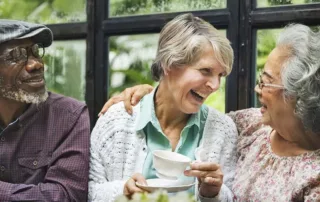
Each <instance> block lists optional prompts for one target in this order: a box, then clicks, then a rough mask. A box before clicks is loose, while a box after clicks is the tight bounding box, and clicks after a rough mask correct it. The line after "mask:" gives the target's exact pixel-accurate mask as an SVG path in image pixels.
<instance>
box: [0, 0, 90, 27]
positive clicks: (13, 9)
mask: <svg viewBox="0 0 320 202" xmlns="http://www.w3.org/2000/svg"><path fill="white" fill-rule="evenodd" d="M0 18H8V19H16V20H25V21H29V22H36V23H44V24H50V23H61V22H71V21H85V20H86V0H72V3H71V2H70V1H66V0H1V1H0Z"/></svg>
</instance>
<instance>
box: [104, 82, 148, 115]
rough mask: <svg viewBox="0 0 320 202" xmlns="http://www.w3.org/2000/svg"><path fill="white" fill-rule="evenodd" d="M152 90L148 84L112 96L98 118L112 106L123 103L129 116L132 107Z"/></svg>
mask: <svg viewBox="0 0 320 202" xmlns="http://www.w3.org/2000/svg"><path fill="white" fill-rule="evenodd" d="M152 90H153V87H152V86H150V85H148V84H142V85H137V86H133V87H131V88H126V89H125V90H124V91H122V92H121V93H120V94H119V95H116V96H113V97H112V98H110V99H109V100H108V101H107V102H106V103H105V104H104V106H103V108H102V109H101V111H100V113H99V115H98V116H101V115H102V114H104V113H105V112H106V111H108V109H109V107H111V106H112V105H114V104H116V103H118V102H121V101H123V102H124V107H125V108H126V111H127V112H128V113H129V114H132V106H135V105H136V104H137V103H138V102H139V101H140V100H141V98H142V97H143V96H145V95H146V94H148V93H150V92H151V91H152Z"/></svg>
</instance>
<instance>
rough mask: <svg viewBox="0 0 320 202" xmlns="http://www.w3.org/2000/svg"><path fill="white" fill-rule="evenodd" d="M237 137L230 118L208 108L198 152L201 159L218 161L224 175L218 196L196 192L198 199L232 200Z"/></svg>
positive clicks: (209, 201) (212, 200)
mask: <svg viewBox="0 0 320 202" xmlns="http://www.w3.org/2000/svg"><path fill="white" fill-rule="evenodd" d="M237 137H238V133H237V128H236V126H235V124H234V122H233V121H232V120H231V118H230V117H228V116H226V115H224V114H222V113H220V112H218V111H216V110H214V109H210V110H209V114H208V118H207V121H206V125H205V131H204V137H203V140H202V148H201V149H200V150H199V151H198V152H200V153H201V155H202V157H201V159H203V160H206V161H209V162H214V163H218V164H219V165H220V166H221V169H222V172H223V175H224V177H223V185H222V187H221V190H220V192H219V195H218V196H216V197H214V198H205V197H202V196H199V192H198V193H197V198H198V200H199V201H202V202H207V201H208V202H215V201H233V198H234V195H233V192H232V185H233V180H234V175H235V168H236V162H237V154H236V145H237Z"/></svg>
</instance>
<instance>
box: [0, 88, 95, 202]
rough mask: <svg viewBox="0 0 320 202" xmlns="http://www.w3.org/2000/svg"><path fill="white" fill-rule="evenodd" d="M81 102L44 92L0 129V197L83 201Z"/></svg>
mask: <svg viewBox="0 0 320 202" xmlns="http://www.w3.org/2000/svg"><path fill="white" fill-rule="evenodd" d="M89 139H90V123H89V115H88V109H87V107H86V106H85V104H83V103H81V102H79V101H76V100H74V99H72V98H68V97H64V96H62V95H58V94H54V93H49V97H48V99H47V101H46V102H44V103H41V104H39V105H35V104H32V105H30V107H29V108H28V109H27V110H26V112H25V113H23V114H22V115H21V116H20V117H19V118H18V119H17V120H16V121H14V122H13V123H11V124H10V125H8V126H7V127H6V128H2V132H1V130H0V201H1V202H4V201H50V202H52V201H59V202H62V201H87V194H88V170H89Z"/></svg>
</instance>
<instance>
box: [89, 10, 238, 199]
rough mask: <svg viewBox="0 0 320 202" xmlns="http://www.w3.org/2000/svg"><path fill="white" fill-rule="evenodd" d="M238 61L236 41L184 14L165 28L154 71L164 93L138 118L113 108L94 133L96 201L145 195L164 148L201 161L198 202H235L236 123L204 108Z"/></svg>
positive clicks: (152, 97)
mask: <svg viewBox="0 0 320 202" xmlns="http://www.w3.org/2000/svg"><path fill="white" fill-rule="evenodd" d="M232 63H233V51H232V48H231V46H230V42H229V41H228V39H227V38H226V37H225V36H223V35H220V33H219V32H218V30H216V29H215V28H214V27H213V26H212V25H210V24H209V23H207V22H205V21H204V20H202V19H200V18H197V17H194V16H193V15H192V14H184V15H180V16H177V17H176V18H174V19H173V20H171V21H170V22H169V23H168V24H166V25H165V27H164V28H163V29H162V31H161V33H160V38H159V44H158V51H157V55H156V59H155V62H154V63H153V65H152V75H153V78H154V79H155V80H156V81H159V85H158V87H157V88H156V89H155V90H154V91H152V93H150V94H149V95H147V96H145V97H144V99H142V100H141V101H140V102H139V103H138V105H137V106H135V107H134V108H133V110H132V115H129V114H127V113H126V110H125V107H124V104H123V103H118V104H116V105H114V106H112V107H111V108H110V109H109V111H108V112H107V113H105V114H104V115H103V116H101V117H100V118H99V120H98V122H97V124H96V126H95V128H94V129H93V131H92V135H91V161H90V175H89V179H90V182H89V200H91V201H113V200H114V199H115V197H117V196H118V195H122V194H125V195H127V196H129V197H130V196H131V195H132V194H133V193H135V192H141V191H143V190H141V189H140V188H138V187H137V186H136V182H139V183H145V182H146V181H145V179H149V178H156V173H155V170H154V169H152V168H153V162H152V152H153V151H154V150H156V149H162V150H171V151H174V152H177V153H180V154H183V155H186V156H188V157H190V158H191V159H193V160H198V161H196V162H197V163H193V164H192V165H191V166H190V167H191V168H190V170H187V171H185V175H186V176H188V177H196V178H197V179H198V181H197V186H196V189H195V196H196V197H197V198H198V199H199V200H201V201H204V200H206V201H217V200H222V201H231V200H232V199H233V193H232V192H231V187H232V181H233V177H234V171H235V170H234V169H235V164H236V157H235V156H236V154H235V152H236V150H235V146H236V140H237V130H236V127H235V125H234V123H233V121H232V120H231V119H230V118H229V117H227V116H225V115H223V114H221V113H219V112H218V111H216V110H214V109H209V108H208V107H206V106H204V105H203V102H204V100H205V99H206V98H207V97H208V96H209V95H210V94H211V93H213V92H215V91H216V90H217V89H218V88H219V86H220V79H221V77H223V76H226V75H228V74H229V73H230V71H231V68H232ZM197 158H200V159H197ZM199 160H201V162H199Z"/></svg>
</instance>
